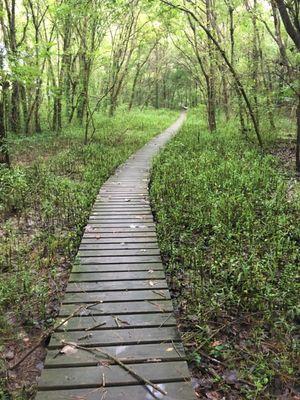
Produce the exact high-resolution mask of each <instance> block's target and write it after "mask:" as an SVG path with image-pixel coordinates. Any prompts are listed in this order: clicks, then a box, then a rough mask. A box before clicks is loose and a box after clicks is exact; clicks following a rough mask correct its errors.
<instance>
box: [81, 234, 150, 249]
mask: <svg viewBox="0 0 300 400" xmlns="http://www.w3.org/2000/svg"><path fill="white" fill-rule="evenodd" d="M88 243H91V244H99V245H100V246H101V245H102V243H103V244H112V245H113V244H121V245H124V244H127V243H128V244H136V245H138V244H139V243H155V244H157V239H156V236H150V237H140V236H135V237H119V238H118V237H103V236H102V235H99V237H98V238H97V237H96V236H95V235H94V237H93V236H91V237H88V236H87V235H85V236H84V237H83V238H82V241H81V244H82V245H85V244H88Z"/></svg>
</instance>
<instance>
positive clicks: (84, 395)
mask: <svg viewBox="0 0 300 400" xmlns="http://www.w3.org/2000/svg"><path fill="white" fill-rule="evenodd" d="M160 387H161V388H162V389H163V390H165V391H166V392H167V395H166V396H163V397H162V395H161V393H159V392H158V391H155V390H154V389H152V388H147V387H145V386H143V385H134V386H133V385H131V386H115V387H110V388H109V390H108V389H107V388H105V387H104V388H103V387H101V388H95V389H90V388H89V389H74V390H54V391H45V392H39V393H38V395H37V397H36V400H81V399H82V400H102V399H103V400H125V399H130V400H142V399H144V400H158V399H163V400H191V399H194V398H195V397H194V393H193V390H192V387H191V384H190V382H172V383H162V384H160Z"/></svg>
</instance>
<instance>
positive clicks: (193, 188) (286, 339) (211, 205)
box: [150, 112, 300, 399]
mask: <svg viewBox="0 0 300 400" xmlns="http://www.w3.org/2000/svg"><path fill="white" fill-rule="evenodd" d="M199 119H200V118H199V116H198V115H197V113H196V112H191V113H190V115H189V117H188V120H187V122H186V123H185V125H184V127H183V129H182V131H181V132H180V133H179V134H178V135H177V136H176V137H175V138H174V139H172V141H171V142H170V143H169V144H168V145H167V147H166V148H165V150H164V151H163V152H162V153H161V154H160V155H159V156H158V157H157V158H156V160H155V163H154V167H153V173H152V183H151V191H150V192H151V201H152V204H153V208H154V210H155V213H156V218H157V221H158V234H159V242H160V246H161V249H162V253H163V256H164V258H165V261H166V267H167V271H168V273H169V275H170V282H171V285H172V287H173V289H174V296H175V297H176V298H177V300H178V307H179V311H180V314H181V316H180V324H181V327H182V330H183V332H184V335H183V337H184V341H185V344H186V345H187V346H188V348H190V349H191V350H190V351H189V352H188V355H189V358H190V361H191V365H192V366H193V367H195V371H196V372H195V376H198V375H197V374H199V373H200V372H199V371H201V372H202V374H204V375H205V374H207V376H208V377H209V379H211V380H212V381H213V382H212V383H210V384H211V390H213V389H216V391H217V392H220V393H226V392H228V393H231V395H232V393H235V395H233V397H230V398H248V399H254V398H259V399H264V398H277V397H276V396H277V395H278V394H282V393H284V391H288V390H289V388H290V387H292V386H293V385H294V383H295V376H296V375H295V374H296V371H295V369H296V365H297V361H296V349H295V346H296V340H295V337H296V333H295V324H296V321H297V318H299V308H297V307H298V301H299V281H297V278H296V277H297V273H298V269H299V243H300V230H299V216H300V202H299V191H298V192H297V191H296V190H291V187H290V185H289V184H288V182H287V180H286V179H284V177H283V176H282V174H281V172H280V169H279V168H278V160H277V159H276V158H274V157H272V156H270V155H267V154H262V153H261V152H260V151H259V150H258V149H257V148H256V146H255V145H253V144H249V142H248V141H246V140H244V139H243V138H241V136H240V133H239V132H238V127H237V122H236V121H234V120H232V121H230V122H229V123H227V124H225V123H224V124H220V125H219V126H220V127H219V129H218V130H217V131H216V132H215V133H214V134H210V133H208V132H207V130H206V128H205V125H204V123H203V122H200V123H199ZM269 140H270V139H269ZM294 189H295V188H294ZM203 354H204V355H203ZM205 355H208V356H210V357H213V358H217V359H218V360H221V362H222V364H218V363H212V364H211V362H210V360H209V358H207V357H205ZM211 369H213V371H215V374H214V373H213V374H212V371H211ZM228 374H229V375H230V374H231V375H230V376H231V378H232V376H234V379H232V380H233V381H231V382H230V381H228V379H227V378H228ZM212 376H213V378H211V377H212ZM241 380H242V382H244V381H247V382H249V385H247V384H246V383H245V382H244V384H241ZM199 382H200V383H199V393H200V394H202V395H205V390H206V389H205V385H204V387H203V379H202V380H199ZM201 385H202V386H201ZM208 387H210V386H208ZM207 390H209V389H207ZM232 391H233V392H232ZM273 396H275V397H273ZM214 398H219V397H214ZM220 398H221V397H220Z"/></svg>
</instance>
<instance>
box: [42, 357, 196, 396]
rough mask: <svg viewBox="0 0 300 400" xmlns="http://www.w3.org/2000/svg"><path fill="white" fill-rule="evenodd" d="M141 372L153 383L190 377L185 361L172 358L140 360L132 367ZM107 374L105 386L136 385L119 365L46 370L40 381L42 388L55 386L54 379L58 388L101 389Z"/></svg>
mask: <svg viewBox="0 0 300 400" xmlns="http://www.w3.org/2000/svg"><path fill="white" fill-rule="evenodd" d="M131 368H132V369H134V370H135V371H136V372H137V373H138V374H140V375H143V376H144V377H146V378H147V379H148V380H151V381H152V382H158V383H159V382H161V381H162V380H163V381H165V382H172V381H175V382H176V381H178V380H182V381H184V380H185V379H189V371H188V369H187V367H186V363H185V362H181V361H171V362H167V363H165V362H162V363H140V364H133V365H132V366H131ZM103 375H104V376H105V386H106V387H109V386H120V385H130V384H136V383H137V380H136V378H134V377H133V376H132V375H130V374H128V372H127V371H125V370H124V369H122V368H121V367H119V366H118V365H111V366H110V367H109V368H108V367H107V366H102V365H99V366H96V367H78V368H72V367H68V368H56V369H52V368H50V369H46V370H45V371H44V374H43V375H42V378H41V381H40V388H41V389H42V390H45V389H49V388H51V387H53V386H52V385H50V386H49V382H54V387H55V388H56V389H59V388H62V389H67V388H70V389H72V388H78V389H79V388H86V387H90V388H92V387H95V388H99V385H101V381H102V378H103ZM162 377H163V378H162Z"/></svg>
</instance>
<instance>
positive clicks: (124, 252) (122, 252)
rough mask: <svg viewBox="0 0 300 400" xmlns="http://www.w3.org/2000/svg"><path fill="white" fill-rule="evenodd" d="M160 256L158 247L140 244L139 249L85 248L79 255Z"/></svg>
mask: <svg viewBox="0 0 300 400" xmlns="http://www.w3.org/2000/svg"><path fill="white" fill-rule="evenodd" d="M140 255H142V256H148V255H154V256H159V255H160V251H159V250H158V247H156V248H150V249H149V248H146V247H143V246H140V248H139V249H125V248H124V249H123V248H122V249H111V250H110V249H99V250H94V249H83V250H79V252H78V257H104V256H105V257H116V256H140Z"/></svg>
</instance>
